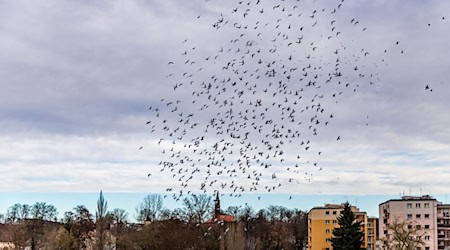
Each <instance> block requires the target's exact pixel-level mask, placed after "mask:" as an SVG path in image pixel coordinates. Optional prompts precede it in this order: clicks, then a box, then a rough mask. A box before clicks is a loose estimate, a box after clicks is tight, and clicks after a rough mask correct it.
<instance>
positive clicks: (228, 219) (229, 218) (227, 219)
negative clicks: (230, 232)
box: [205, 214, 234, 223]
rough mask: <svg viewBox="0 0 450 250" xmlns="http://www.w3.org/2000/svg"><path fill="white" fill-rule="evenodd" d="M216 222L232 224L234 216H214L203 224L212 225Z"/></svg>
mask: <svg viewBox="0 0 450 250" xmlns="http://www.w3.org/2000/svg"><path fill="white" fill-rule="evenodd" d="M216 221H223V222H233V221H234V216H233V215H229V214H220V215H219V218H216V217H215V216H214V217H213V218H212V219H209V220H207V221H206V222H205V223H213V222H216Z"/></svg>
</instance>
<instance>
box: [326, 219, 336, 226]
mask: <svg viewBox="0 0 450 250" xmlns="http://www.w3.org/2000/svg"><path fill="white" fill-rule="evenodd" d="M325 224H327V225H328V224H330V220H326V221H325ZM333 224H337V220H333Z"/></svg>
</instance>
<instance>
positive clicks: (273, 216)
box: [0, 192, 308, 249]
mask: <svg viewBox="0 0 450 250" xmlns="http://www.w3.org/2000/svg"><path fill="white" fill-rule="evenodd" d="M222 212H224V213H226V214H229V215H233V216H234V218H235V221H234V222H224V221H217V220H216V221H211V218H212V215H213V202H212V197H211V196H207V195H191V196H189V197H186V198H185V199H184V200H183V202H182V207H181V208H175V209H173V210H171V209H167V208H164V206H163V199H162V197H161V196H160V195H148V196H146V197H145V198H144V199H143V201H142V202H141V203H140V204H138V205H137V206H136V211H135V215H134V217H135V219H136V220H137V221H139V223H130V222H129V214H128V213H127V212H126V211H125V210H123V209H120V208H114V209H112V210H108V205H107V201H106V199H105V198H104V197H103V193H102V192H100V197H99V199H98V201H97V209H96V211H95V213H94V214H93V213H91V211H89V210H88V209H87V208H86V207H85V206H83V205H79V206H76V207H74V208H73V209H72V210H71V211H67V212H64V214H63V216H62V218H60V219H59V220H58V219H57V215H58V213H57V210H56V208H55V207H54V206H53V205H50V204H46V203H45V202H42V203H35V204H33V205H27V204H14V205H12V206H11V207H10V208H9V209H8V210H7V212H6V214H5V215H4V216H2V224H1V225H0V226H1V227H0V242H1V241H3V242H11V243H12V244H14V246H16V247H17V248H18V249H22V248H25V247H30V248H31V249H304V248H305V246H306V243H307V232H308V220H307V213H306V212H304V211H300V210H297V209H288V208H286V207H283V206H274V205H270V206H268V207H267V208H265V209H260V210H258V211H255V210H254V209H253V208H252V207H251V206H250V205H245V206H229V207H228V208H226V209H225V210H224V211H222Z"/></svg>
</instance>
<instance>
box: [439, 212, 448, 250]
mask: <svg viewBox="0 0 450 250" xmlns="http://www.w3.org/2000/svg"><path fill="white" fill-rule="evenodd" d="M437 237H438V249H444V250H450V204H438V205H437Z"/></svg>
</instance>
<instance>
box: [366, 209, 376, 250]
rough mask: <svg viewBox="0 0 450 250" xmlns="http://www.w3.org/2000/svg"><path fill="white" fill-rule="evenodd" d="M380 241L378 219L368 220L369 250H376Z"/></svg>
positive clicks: (371, 218)
mask: <svg viewBox="0 0 450 250" xmlns="http://www.w3.org/2000/svg"><path fill="white" fill-rule="evenodd" d="M377 240H378V218H375V217H370V218H368V219H367V250H376V249H377Z"/></svg>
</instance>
